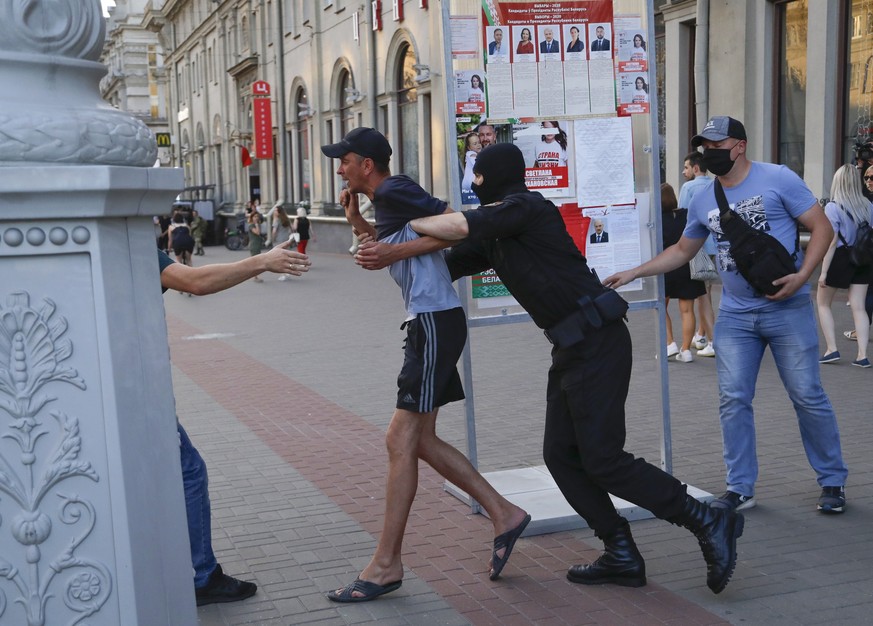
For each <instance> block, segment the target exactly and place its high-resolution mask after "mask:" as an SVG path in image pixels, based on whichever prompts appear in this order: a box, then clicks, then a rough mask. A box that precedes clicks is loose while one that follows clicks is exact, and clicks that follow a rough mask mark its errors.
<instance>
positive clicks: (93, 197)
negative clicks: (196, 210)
mask: <svg viewBox="0 0 873 626" xmlns="http://www.w3.org/2000/svg"><path fill="white" fill-rule="evenodd" d="M103 40H104V24H103V18H102V15H101V7H100V2H99V0H29V1H28V2H3V3H0V90H2V93H3V94H4V95H3V98H2V99H0V623H4V624H7V623H8V624H27V625H28V626H36V625H42V624H72V623H80V622H83V621H87V623H88V624H92V625H107V626H109V625H111V626H118V625H119V624H124V625H128V624H130V625H143V626H145V625H148V626H152V625H162V624H195V623H196V619H197V617H196V609H195V606H194V594H193V575H192V567H191V558H190V552H189V547H188V537H187V525H186V522H185V509H184V498H183V494H182V486H181V469H180V464H179V444H178V439H177V436H176V430H175V416H174V406H173V396H172V381H171V377H170V366H169V351H168V348H167V336H166V326H165V322H164V311H163V303H162V300H161V293H160V285H159V280H158V266H157V255H156V252H155V241H154V231H153V227H152V221H151V216H152V215H153V214H156V213H159V212H163V211H165V210H166V208H167V207H169V206H170V202H171V201H172V198H173V196H174V195H175V194H176V193H178V190H179V189H180V188H181V187H182V176H181V173H180V172H179V171H178V170H166V169H153V168H151V167H150V166H151V165H152V164H153V163H154V162H155V159H156V155H157V149H156V146H155V142H154V139H153V137H151V135H150V133H149V130H148V129H147V128H146V126H145V125H144V124H143V123H142V122H140V121H138V120H135V119H133V118H131V117H129V116H127V115H126V114H124V113H122V112H120V111H117V110H115V109H113V108H111V107H109V106H108V105H106V104H105V103H103V102H102V101H101V100H100V98H99V91H98V81H99V79H100V78H101V77H102V76H103V74H105V68H103V66H102V65H100V64H99V63H97V62H96V59H98V58H99V54H100V49H101V47H102V45H103Z"/></svg>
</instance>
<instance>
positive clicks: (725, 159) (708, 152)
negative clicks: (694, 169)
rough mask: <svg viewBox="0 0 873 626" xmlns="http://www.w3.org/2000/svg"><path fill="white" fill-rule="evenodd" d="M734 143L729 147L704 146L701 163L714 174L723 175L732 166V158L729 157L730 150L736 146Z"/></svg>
mask: <svg viewBox="0 0 873 626" xmlns="http://www.w3.org/2000/svg"><path fill="white" fill-rule="evenodd" d="M736 145H737V144H734V145H733V146H731V147H730V148H704V149H703V164H704V165H705V166H706V169H708V170H709V171H710V172H712V173H713V174H715V175H716V176H724V175H726V174H727V173H728V172H730V171H731V170H732V169H733V167H734V162H735V161H734V160H733V159H731V150H733V149H734V148H735V147H736Z"/></svg>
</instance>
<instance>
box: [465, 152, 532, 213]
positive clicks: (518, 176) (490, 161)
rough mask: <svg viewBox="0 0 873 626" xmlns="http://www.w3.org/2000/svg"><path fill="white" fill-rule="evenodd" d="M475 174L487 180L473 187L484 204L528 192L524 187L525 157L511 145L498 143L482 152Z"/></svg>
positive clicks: (474, 168) (475, 166) (477, 158)
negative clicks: (513, 194) (512, 194)
mask: <svg viewBox="0 0 873 626" xmlns="http://www.w3.org/2000/svg"><path fill="white" fill-rule="evenodd" d="M473 173H474V174H481V175H482V176H483V177H484V179H485V180H484V182H483V183H482V184H481V185H477V184H476V183H473V185H472V188H473V193H475V194H476V197H478V198H479V202H481V203H482V204H491V203H492V202H497V201H498V200H503V198H505V197H506V196H508V195H509V194H511V193H519V192H523V191H527V187H525V186H524V155H523V154H522V153H521V150H519V149H518V147H517V146H515V145H513V144H511V143H496V144H494V145H491V146H488V147H487V148H485V149H484V150H482V152H480V153H479V155H478V156H477V157H476V164H475V165H473Z"/></svg>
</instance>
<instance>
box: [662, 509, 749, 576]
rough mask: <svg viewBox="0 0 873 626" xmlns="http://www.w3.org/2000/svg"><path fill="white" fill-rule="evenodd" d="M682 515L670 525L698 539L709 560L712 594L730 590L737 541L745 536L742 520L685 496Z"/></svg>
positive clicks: (707, 565) (743, 521)
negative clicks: (682, 527) (675, 525)
mask: <svg viewBox="0 0 873 626" xmlns="http://www.w3.org/2000/svg"><path fill="white" fill-rule="evenodd" d="M685 498H686V499H685V506H684V510H683V511H682V513H681V514H680V515H678V516H676V517H674V518H672V519H670V520H669V521H670V522H672V523H673V524H677V525H679V526H684V527H685V528H687V529H688V530H690V531H691V532H692V533H694V536H695V537H697V542H698V543H699V544H700V549H701V550H702V551H703V558H704V559H705V560H706V584H707V586H708V587H709V588H710V589H712V591H713V593H720V592H721V591H722V590H723V589H724V588H725V587H727V584H728V581H729V580H730V579H731V574H733V573H734V567H735V566H736V564H737V539H739V538H740V537H741V536H742V535H743V524H744V523H745V520H744V519H743V516H742V515H740V514H739V513H737V512H736V511H733V510H730V509H713V508H711V507H710V506H708V505H706V504H703V503H702V502H698V501H697V500H695V499H694V498H692V497H691V496H685Z"/></svg>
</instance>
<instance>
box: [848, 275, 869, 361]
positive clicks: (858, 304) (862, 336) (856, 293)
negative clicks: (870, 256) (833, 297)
mask: <svg viewBox="0 0 873 626" xmlns="http://www.w3.org/2000/svg"><path fill="white" fill-rule="evenodd" d="M867 289H868V286H867V285H850V286H849V305H850V306H851V307H852V319H853V320H855V336H856V337H857V339H858V360H859V361H860V360H862V359H866V358H867V342H868V341H869V340H870V325H869V324H868V323H867V321H868V320H867V311H866V310H865V308H864V301H865V300H866V298H867Z"/></svg>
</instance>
